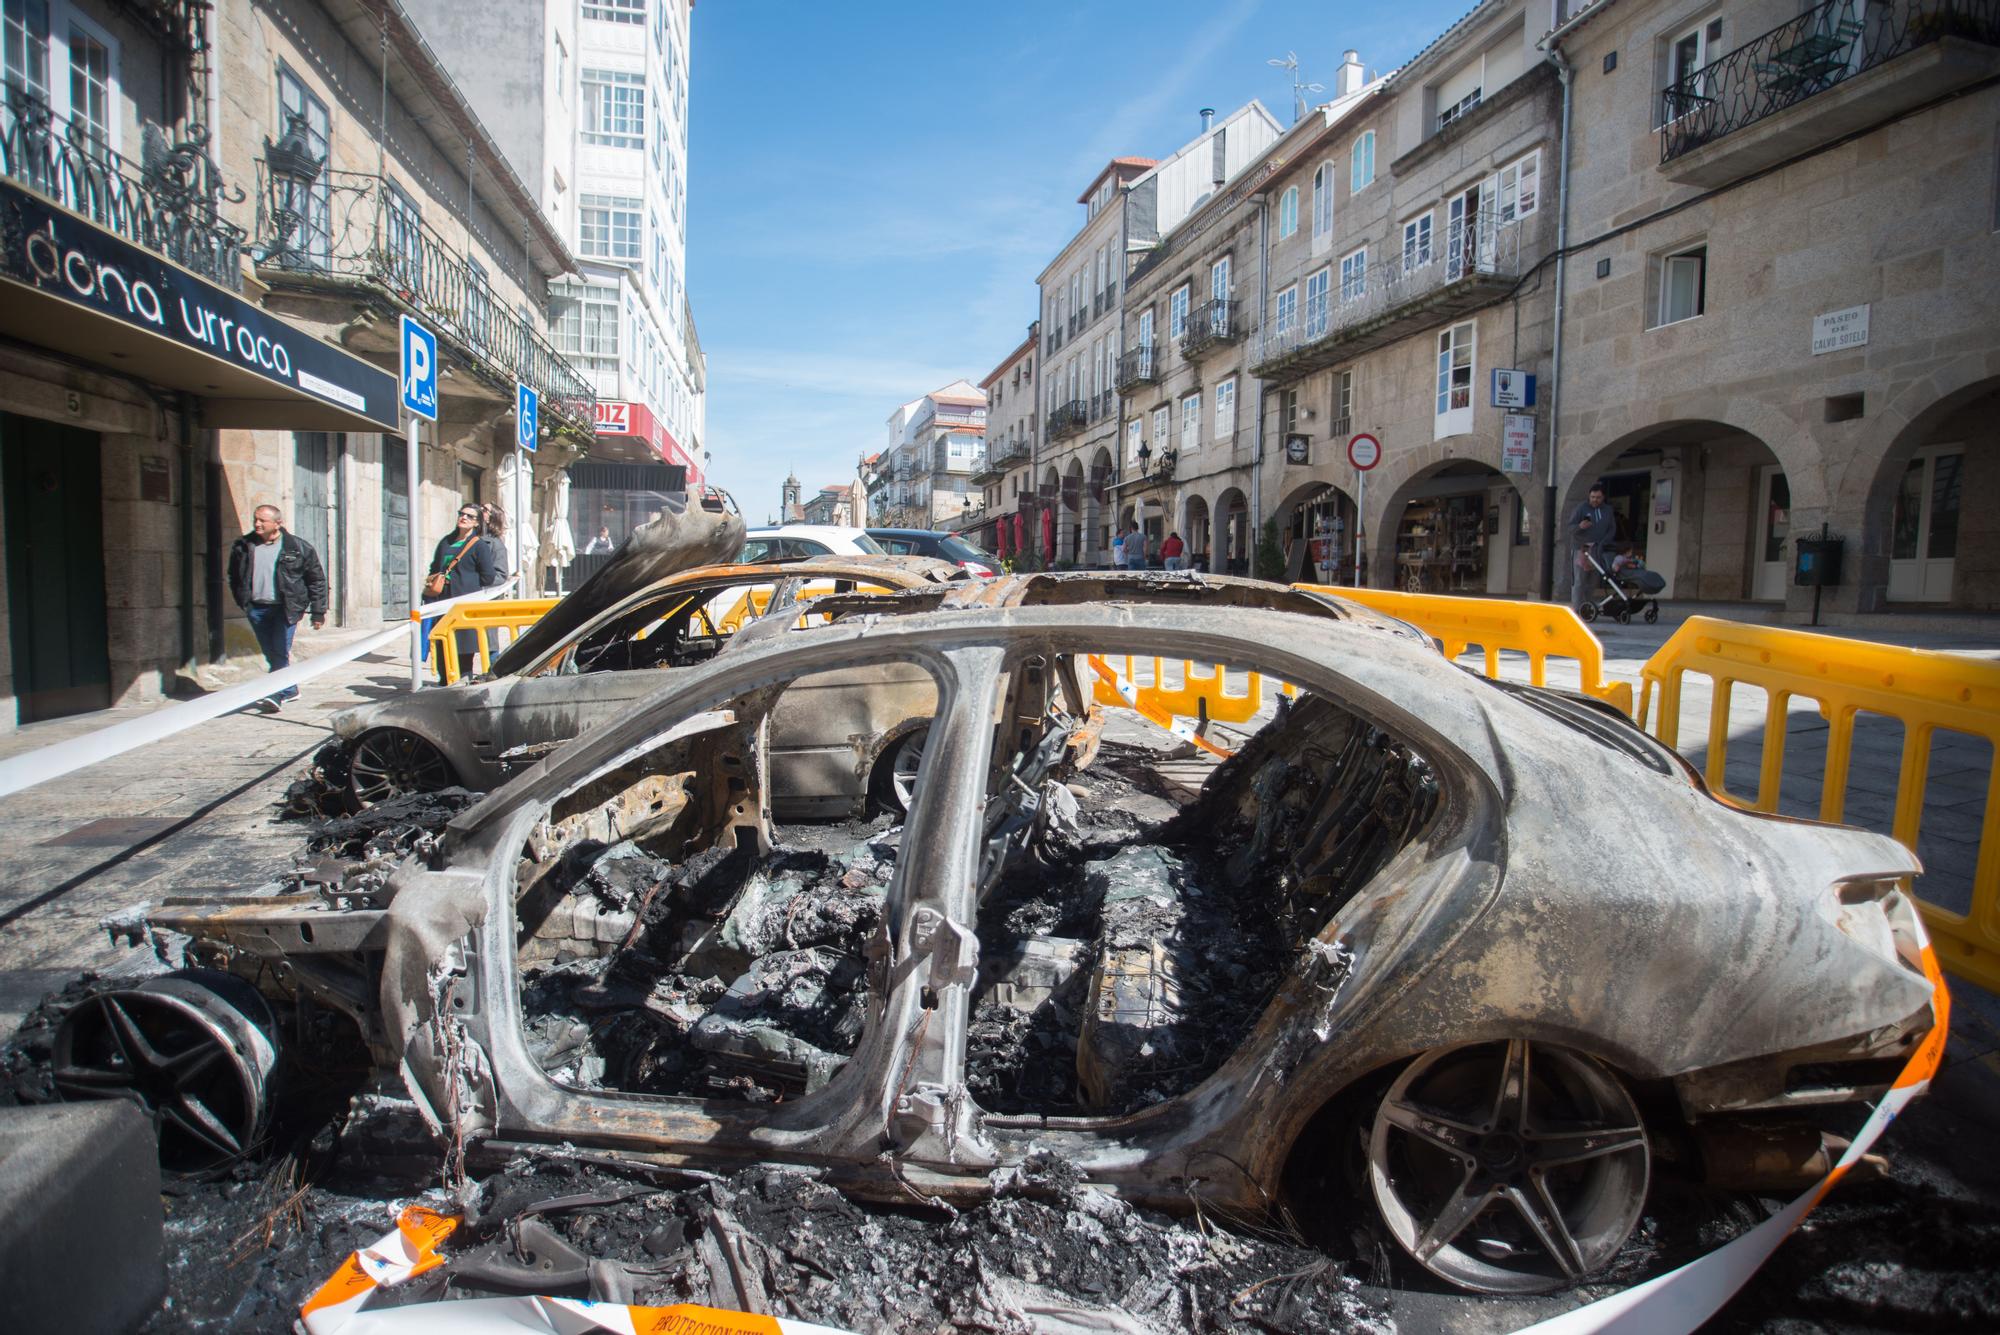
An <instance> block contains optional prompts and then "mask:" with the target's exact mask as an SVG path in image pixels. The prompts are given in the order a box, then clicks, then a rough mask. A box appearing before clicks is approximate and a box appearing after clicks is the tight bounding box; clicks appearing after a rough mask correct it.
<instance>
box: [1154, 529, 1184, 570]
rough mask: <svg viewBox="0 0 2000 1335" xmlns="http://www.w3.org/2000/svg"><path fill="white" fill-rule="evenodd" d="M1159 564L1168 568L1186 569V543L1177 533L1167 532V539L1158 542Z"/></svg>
mask: <svg viewBox="0 0 2000 1335" xmlns="http://www.w3.org/2000/svg"><path fill="white" fill-rule="evenodd" d="M1160 564H1161V565H1164V566H1165V567H1166V568H1167V569H1169V570H1186V569H1187V544H1186V543H1183V542H1182V541H1181V535H1180V534H1178V533H1169V534H1167V540H1166V541H1165V542H1163V543H1161V544H1160Z"/></svg>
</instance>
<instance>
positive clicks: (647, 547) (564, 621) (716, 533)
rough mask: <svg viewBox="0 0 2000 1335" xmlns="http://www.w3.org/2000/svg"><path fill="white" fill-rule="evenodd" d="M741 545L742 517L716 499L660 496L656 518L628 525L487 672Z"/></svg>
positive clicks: (524, 658)
mask: <svg viewBox="0 0 2000 1335" xmlns="http://www.w3.org/2000/svg"><path fill="white" fill-rule="evenodd" d="M742 549H743V519H742V516H740V515H737V514H735V513H733V512H731V511H730V510H729V509H727V508H726V507H725V506H724V505H723V504H722V503H721V501H720V500H719V499H716V498H712V497H709V496H696V495H693V494H692V493H690V494H685V495H680V496H668V497H666V498H664V499H663V501H662V502H661V508H660V514H659V517H658V518H657V519H653V520H651V521H649V522H647V523H644V524H641V525H639V527H637V528H635V529H633V530H632V532H631V533H630V534H629V535H628V536H627V537H626V539H625V541H623V542H621V543H619V544H618V550H617V551H615V552H613V553H612V554H611V559H610V560H609V561H606V562H605V563H604V565H603V567H602V568H600V569H599V570H598V572H597V573H596V574H594V575H592V576H591V577H590V578H589V579H587V580H585V581H584V582H583V583H581V584H579V585H577V587H576V589H575V590H574V591H573V592H572V593H570V594H569V596H567V597H566V598H564V599H562V600H561V601H560V602H558V603H557V604H556V605H555V606H554V607H552V608H550V609H549V610H548V612H547V614H546V615H544V616H543V617H542V619H541V620H540V621H537V622H536V623H535V624H534V625H533V626H531V627H529V628H528V629H527V630H526V631H525V632H523V633H522V635H521V637H520V638H519V639H517V640H515V641H514V643H512V644H511V645H509V646H508V647H507V649H506V650H505V652H503V653H502V654H500V656H499V657H498V658H495V659H494V660H493V674H492V675H494V676H496V677H504V676H508V675H510V674H512V673H515V672H519V671H520V670H521V669H522V668H523V667H525V666H527V665H528V664H530V663H533V662H535V661H536V660H537V659H539V658H541V657H542V656H543V655H545V654H547V653H548V652H549V651H550V650H552V649H554V648H555V647H556V646H557V645H559V644H561V643H562V642H563V640H565V639H566V638H568V636H569V634H570V632H571V631H573V630H575V629H576V628H577V627H578V626H581V625H582V624H583V623H584V622H586V621H588V620H590V618H592V617H594V616H596V615H597V614H598V613H599V612H602V611H603V610H604V609H606V608H607V607H610V606H611V605H612V604H613V603H616V602H617V601H618V600H619V599H621V598H623V597H625V596H626V595H627V594H629V593H632V592H633V591H634V590H637V589H640V588H643V587H645V586H646V585H648V584H650V583H652V582H653V581H654V580H657V579H661V578H664V577H665V576H668V575H673V574H678V573H679V572H681V571H683V570H690V569H693V568H694V567H695V566H704V565H712V564H714V563H715V562H717V561H726V560H728V559H730V558H731V557H734V556H735V555H736V553H737V552H739V551H741V550H742Z"/></svg>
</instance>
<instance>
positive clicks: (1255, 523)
mask: <svg viewBox="0 0 2000 1335" xmlns="http://www.w3.org/2000/svg"><path fill="white" fill-rule="evenodd" d="M1270 293H1271V197H1270V196H1269V195H1268V194H1260V195H1258V196H1257V333H1258V334H1259V336H1261V335H1262V334H1263V332H1264V316H1265V313H1266V306H1267V304H1268V300H1269V297H1270ZM1251 355H1252V356H1255V355H1256V354H1255V353H1252V354H1251ZM1263 520H1264V381H1263V378H1262V377H1261V376H1260V377H1258V378H1257V445H1256V448H1255V449H1253V450H1251V452H1250V532H1249V533H1248V535H1246V536H1247V540H1248V542H1249V544H1250V563H1249V564H1248V565H1247V566H1245V567H1244V573H1246V574H1250V575H1255V574H1256V573H1257V543H1258V541H1259V540H1260V539H1261V538H1262V537H1263V534H1264V523H1263ZM1208 522H1209V528H1210V532H1209V536H1208V545H1209V550H1210V551H1211V552H1213V551H1214V549H1215V533H1214V526H1215V516H1214V515H1210V516H1209V517H1208Z"/></svg>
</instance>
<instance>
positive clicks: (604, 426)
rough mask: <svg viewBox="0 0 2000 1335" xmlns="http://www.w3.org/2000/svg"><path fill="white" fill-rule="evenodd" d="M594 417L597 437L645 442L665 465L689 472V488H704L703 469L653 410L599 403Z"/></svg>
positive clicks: (618, 403) (620, 404) (622, 404)
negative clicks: (626, 438)
mask: <svg viewBox="0 0 2000 1335" xmlns="http://www.w3.org/2000/svg"><path fill="white" fill-rule="evenodd" d="M593 416H594V420H595V422H596V425H597V434H598V435H600V436H633V437H636V438H637V439H639V440H642V441H644V442H645V443H646V446H647V448H648V449H650V450H652V452H653V453H654V454H655V455H657V456H658V457H659V459H660V461H661V462H662V463H669V464H677V465H679V466H680V467H682V468H685V469H687V479H688V486H690V487H698V486H700V485H701V469H700V468H699V467H697V466H696V465H695V461H694V457H693V456H692V455H690V454H689V453H688V452H687V451H686V450H685V449H683V448H682V447H681V443H680V442H679V441H677V440H675V439H674V435H673V432H671V431H669V430H667V425H666V423H664V422H662V421H661V420H660V419H659V418H657V417H655V416H654V415H653V410H652V409H650V408H648V407H647V406H646V405H645V404H643V403H620V402H617V401H616V400H612V401H606V400H603V399H599V400H598V402H597V409H596V412H595V413H594V415H593Z"/></svg>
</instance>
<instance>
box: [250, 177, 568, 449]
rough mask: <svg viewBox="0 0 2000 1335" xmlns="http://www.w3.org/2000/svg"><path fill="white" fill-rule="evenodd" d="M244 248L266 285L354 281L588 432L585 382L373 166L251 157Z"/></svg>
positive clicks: (483, 370)
mask: <svg viewBox="0 0 2000 1335" xmlns="http://www.w3.org/2000/svg"><path fill="white" fill-rule="evenodd" d="M282 165H284V166H289V165H290V164H282ZM251 255H252V257H253V258H254V259H255V260H256V263H257V273H258V277H260V278H261V279H263V280H264V281H265V282H267V283H270V284H272V285H273V286H285V287H290V288H294V289H299V288H304V289H334V290H338V289H356V288H358V289H360V290H362V291H364V292H366V293H367V294H369V295H370V296H373V297H375V298H377V299H378V300H380V301H381V302H382V304H383V305H384V306H385V307H386V308H387V309H389V310H391V311H401V310H408V311H409V312H410V313H411V314H413V315H415V316H417V317H418V318H419V319H421V320H423V321H424V323H425V324H427V325H429V326H430V327H431V329H432V330H433V331H435V332H436V333H438V334H439V335H440V336H441V337H443V338H445V339H447V340H449V341H450V342H452V343H453V344H455V345H456V346H457V347H458V349H459V350H460V352H461V353H462V354H463V355H464V356H465V359H466V361H467V362H468V364H469V365H470V367H471V369H472V371H473V373H474V375H475V376H476V377H477V378H479V379H480V380H481V381H483V382H485V383H486V384H487V385H488V386H489V387H490V388H492V389H495V390H498V391H501V392H503V393H504V395H505V396H506V398H507V400H508V401H509V402H511V401H512V398H513V393H514V382H515V381H517V380H518V381H520V382H521V383H523V384H526V385H528V386H530V387H532V388H533V389H534V390H535V391H536V393H538V394H539V395H540V396H541V415H542V419H543V420H544V421H546V422H549V423H550V424H551V425H555V426H558V427H565V428H568V429H569V431H570V432H571V433H573V434H576V435H578V436H580V437H582V438H584V439H588V438H589V437H590V436H591V435H592V434H594V432H595V426H594V425H593V422H592V409H593V407H594V405H595V403H596V401H597V393H596V390H595V389H594V388H593V387H592V386H591V383H590V381H589V380H587V379H586V378H585V377H584V376H583V375H582V373H580V372H579V371H577V369H576V368H575V367H573V366H571V365H570V364H569V362H568V361H567V360H565V359H564V357H563V356H562V354H561V353H559V352H557V351H556V350H555V349H554V348H553V347H551V346H550V345H549V343H548V341H547V340H546V339H544V338H543V337H542V336H541V335H540V334H539V333H537V332H536V330H535V328H534V326H533V325H531V324H530V323H529V322H528V321H527V320H526V319H525V318H523V317H522V315H521V313H520V312H519V311H517V310H512V309H509V308H508V307H507V305H506V304H505V303H504V302H503V301H502V300H500V299H499V298H497V297H496V296H495V295H494V293H493V290H492V288H491V287H490V286H489V285H488V283H487V281H486V277H485V274H484V273H482V272H479V271H478V270H477V269H476V267H475V266H474V265H473V264H472V263H471V262H469V261H468V260H467V259H466V258H465V257H464V256H462V255H461V254H459V253H458V252H457V251H455V250H454V249H452V248H451V246H450V245H448V244H447V243H446V242H445V241H444V239H443V238H442V237H440V236H439V235H438V234H437V233H436V232H435V231H433V230H432V229H431V227H430V225H429V224H428V223H426V222H424V220H423V219H422V218H421V217H419V216H418V215H417V213H416V212H415V211H414V209H412V208H411V207H410V206H409V204H408V203H407V202H406V201H405V200H404V199H403V198H402V197H401V196H399V195H397V194H395V193H393V192H392V191H391V189H390V186H389V184H388V182H386V181H384V180H383V179H382V178H381V177H379V176H373V175H370V174H367V173H364V172H344V171H332V170H328V169H321V170H320V171H319V173H318V175H317V176H315V177H310V178H301V177H299V176H297V175H295V174H288V172H287V171H285V170H274V169H273V167H272V165H271V163H270V161H268V160H266V159H260V160H259V161H258V163H257V236H256V241H255V244H254V245H253V246H252V247H251Z"/></svg>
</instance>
